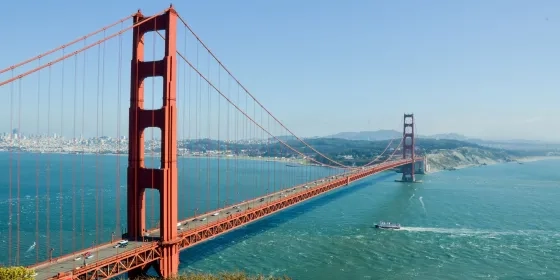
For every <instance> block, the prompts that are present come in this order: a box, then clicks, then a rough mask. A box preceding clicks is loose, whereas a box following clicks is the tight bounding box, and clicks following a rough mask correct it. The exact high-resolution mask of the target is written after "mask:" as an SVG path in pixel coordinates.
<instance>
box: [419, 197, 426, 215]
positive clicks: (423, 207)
mask: <svg viewBox="0 0 560 280" xmlns="http://www.w3.org/2000/svg"><path fill="white" fill-rule="evenodd" d="M418 200H420V203H421V204H422V209H424V214H426V215H428V212H426V207H425V206H424V201H423V200H422V197H419V198H418Z"/></svg>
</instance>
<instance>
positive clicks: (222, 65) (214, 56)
mask: <svg viewBox="0 0 560 280" xmlns="http://www.w3.org/2000/svg"><path fill="white" fill-rule="evenodd" d="M177 17H178V18H179V20H180V21H181V22H182V23H183V24H184V25H185V27H186V28H187V29H188V30H189V31H190V32H191V33H192V35H193V36H194V37H195V38H196V39H197V40H198V41H199V42H200V44H201V45H202V46H203V47H204V48H205V49H206V50H207V51H208V53H209V54H210V55H211V56H212V57H213V58H214V59H215V60H216V62H218V64H219V65H220V66H221V67H222V68H223V69H224V70H225V71H226V72H227V73H228V74H229V75H230V77H232V78H233V80H234V81H235V82H236V83H237V84H238V85H239V86H240V87H241V88H242V89H243V90H244V91H245V92H246V93H247V94H248V95H249V96H250V97H251V98H252V99H253V100H254V101H255V102H256V103H257V104H259V106H260V107H261V108H262V109H263V110H264V111H265V112H267V113H268V114H269V115H270V116H271V117H272V118H273V119H274V120H275V121H276V122H277V123H278V124H280V126H282V127H283V128H284V129H286V131H287V132H289V133H290V134H291V135H292V136H293V137H295V138H296V139H297V140H298V141H300V142H301V143H302V144H303V145H305V146H306V147H308V148H309V149H311V150H312V151H314V152H315V153H317V154H318V155H320V156H321V157H323V158H324V159H326V160H328V161H330V162H332V163H334V164H335V165H338V166H339V167H336V168H349V166H346V165H344V164H342V163H340V162H337V161H335V160H333V159H331V158H329V157H328V156H326V155H324V154H323V153H321V152H319V151H317V150H316V149H315V148H313V147H312V146H311V145H309V144H308V143H307V142H305V141H304V140H303V139H301V138H300V137H299V136H297V135H296V134H295V133H294V132H292V131H291V130H290V129H289V128H287V127H286V126H285V125H284V124H283V123H282V122H281V121H280V120H278V119H277V118H276V117H275V116H274V115H273V114H272V113H271V112H270V111H269V110H268V109H266V107H264V105H262V103H260V102H259V101H258V100H257V99H256V98H255V96H254V95H253V94H251V92H249V90H248V89H247V88H246V87H245V86H244V85H243V84H241V82H240V81H239V80H238V79H237V78H236V77H235V76H234V75H233V74H232V73H231V72H230V71H229V69H228V68H227V67H226V66H225V65H224V64H223V63H222V62H221V61H220V60H219V59H218V57H217V56H216V55H214V53H213V52H212V51H211V50H210V48H208V46H207V45H206V44H205V43H204V42H203V41H202V40H201V39H200V37H198V35H197V34H196V33H195V32H194V30H193V29H192V28H191V27H190V26H189V24H188V23H187V21H186V20H184V19H183V18H182V17H181V15H177ZM160 36H161V34H160ZM183 59H185V60H186V58H185V57H183ZM191 67H192V66H191ZM319 163H320V162H319ZM320 164H323V163H320Z"/></svg>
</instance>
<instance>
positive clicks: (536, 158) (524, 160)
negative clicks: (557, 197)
mask: <svg viewBox="0 0 560 280" xmlns="http://www.w3.org/2000/svg"><path fill="white" fill-rule="evenodd" d="M543 160H560V156H529V157H522V158H515V159H512V161H503V160H495V161H494V162H490V163H488V162H486V163H484V164H472V163H471V164H459V165H457V166H454V167H452V168H453V169H435V170H433V171H429V172H426V173H425V175H428V174H433V173H438V172H442V171H455V170H460V169H465V168H472V167H482V166H488V165H496V164H504V163H518V164H523V163H529V162H537V161H543Z"/></svg>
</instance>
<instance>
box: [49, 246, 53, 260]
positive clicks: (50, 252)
mask: <svg viewBox="0 0 560 280" xmlns="http://www.w3.org/2000/svg"><path fill="white" fill-rule="evenodd" d="M53 251H54V248H51V249H50V250H49V262H52V253H53Z"/></svg>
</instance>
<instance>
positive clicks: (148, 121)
mask: <svg viewBox="0 0 560 280" xmlns="http://www.w3.org/2000/svg"><path fill="white" fill-rule="evenodd" d="M127 22H132V24H130V25H126V23H127ZM130 43H131V45H132V52H128V51H126V50H128V49H129V47H130ZM128 61H130V64H128ZM128 81H130V84H128ZM127 85H128V86H127ZM0 90H1V91H5V94H6V95H9V100H10V101H9V102H8V103H5V104H3V105H2V106H6V108H5V109H4V110H3V118H2V124H1V125H3V127H2V128H3V129H9V133H8V134H6V135H4V136H2V141H1V143H2V144H1V146H0V149H1V150H2V151H3V152H2V154H4V155H5V157H3V158H2V161H3V162H4V165H3V167H4V169H5V173H4V175H3V176H2V177H6V179H5V180H6V185H7V190H5V191H4V192H3V193H5V194H6V195H7V197H6V203H4V205H5V208H7V209H6V212H7V215H8V217H9V219H8V222H7V226H6V228H2V229H0V230H1V231H0V232H1V233H2V235H1V236H2V238H4V237H5V238H6V239H7V240H6V241H5V243H6V246H5V248H3V250H4V249H5V254H6V258H5V259H3V260H0V261H1V262H3V263H4V265H22V264H23V265H28V266H29V267H30V268H33V269H34V270H35V271H36V279H106V278H111V277H115V276H117V275H121V274H123V273H128V275H129V276H130V277H134V276H138V275H141V274H144V273H145V272H146V271H147V270H148V269H150V268H154V269H155V271H156V272H157V273H158V274H159V275H161V276H164V277H167V276H172V275H175V274H176V273H177V271H178V266H179V252H180V251H181V250H184V249H187V248H189V247H191V246H194V245H196V244H198V243H200V242H203V241H205V240H208V239H210V238H213V237H215V236H218V235H221V234H224V233H226V232H229V231H231V230H234V229H236V228H239V227H242V226H244V225H246V224H247V223H250V222H253V221H256V220H259V219H261V218H264V217H266V216H268V215H271V214H274V213H276V212H278V211H281V210H283V209H285V208H287V207H290V206H292V205H295V204H298V203H301V202H304V201H306V200H308V199H311V198H314V197H316V196H318V195H321V194H324V193H327V192H329V191H332V190H335V189H339V188H342V187H345V186H348V185H349V184H351V183H352V182H355V181H358V180H362V179H364V178H367V177H369V176H371V175H374V174H377V173H380V172H383V171H387V170H392V169H394V168H397V167H399V168H402V171H403V175H402V181H404V182H412V181H414V180H415V164H414V163H416V162H418V161H423V158H421V157H418V156H416V155H415V141H414V140H415V139H414V135H415V131H414V130H415V123H414V116H413V115H412V114H405V115H404V119H403V136H402V138H400V139H393V140H391V141H389V142H388V145H387V147H386V148H385V149H384V150H383V152H382V153H381V154H378V155H376V156H374V157H373V158H372V159H371V161H369V162H368V163H367V164H365V165H363V166H358V167H356V166H348V165H345V164H343V163H341V162H338V161H336V160H334V159H332V158H330V157H328V156H327V155H325V154H323V153H321V152H320V151H318V150H317V149H315V148H314V147H313V146H311V145H309V144H308V143H307V142H306V140H305V139H303V138H301V137H298V136H297V135H295V134H294V133H293V132H292V131H291V130H290V129H288V128H287V127H286V126H285V125H284V124H283V123H282V122H281V121H280V120H279V119H278V118H276V117H275V116H274V115H273V114H272V113H271V112H270V111H269V110H268V109H267V108H266V107H265V106H264V105H263V104H261V103H260V102H259V101H258V100H257V99H256V97H255V96H254V95H253V94H252V93H251V92H250V91H249V90H248V89H247V87H245V86H244V85H243V84H242V83H241V82H240V81H239V80H238V79H237V78H236V77H235V76H234V75H233V74H232V72H231V71H230V70H229V69H228V68H226V66H225V65H224V63H222V62H221V61H220V60H219V59H218V58H217V56H216V55H215V54H214V53H213V52H212V51H211V50H210V48H209V47H208V46H207V45H206V44H205V43H204V42H203V41H202V40H201V39H200V37H199V36H198V35H197V34H196V33H195V32H194V31H193V29H192V28H191V27H190V26H189V25H188V24H187V22H186V21H185V20H184V19H183V18H181V16H180V15H179V14H178V13H177V12H176V11H175V10H174V9H173V7H170V8H169V9H166V10H165V11H162V12H161V13H157V14H155V15H152V16H145V15H143V14H142V13H141V12H140V11H138V12H137V13H135V14H133V15H131V16H128V17H125V18H123V19H120V20H119V21H117V22H115V23H112V24H110V25H108V26H105V27H103V28H101V29H99V30H97V31H95V32H92V33H90V34H87V35H85V36H83V37H80V38H78V39H76V40H74V41H72V42H70V43H67V44H64V45H62V46H60V47H58V48H55V49H52V50H50V51H48V52H45V53H43V54H41V55H38V56H35V57H33V58H31V59H28V60H25V61H23V62H21V63H18V64H15V65H13V66H10V67H8V68H5V69H3V70H0ZM125 92H130V98H129V102H125V101H123V98H124V96H126V95H125V94H123V93H125ZM156 95H161V97H158V98H156V97H155V96H156ZM150 106H151V107H152V108H148V107H150ZM127 107H128V118H127V117H126V113H127V111H126V110H125V108H127ZM124 129H128V133H126V132H125V131H124ZM24 131H25V133H23V132H24ZM88 131H89V132H90V133H92V134H94V135H93V136H92V137H90V138H87V137H84V134H86V133H88ZM93 131H94V132H93ZM109 133H115V134H116V138H114V139H113V138H111V137H106V136H105V135H106V134H109ZM280 135H287V136H289V138H290V139H288V138H286V137H282V136H280ZM126 136H128V137H126ZM211 139H215V140H211ZM240 143H243V145H240ZM293 143H297V144H298V145H303V147H304V149H301V148H298V147H295V146H294V144H293ZM271 151H275V154H274V155H273V153H272V152H271ZM104 154H115V155H116V157H115V158H114V159H112V160H107V159H106V158H107V157H108V156H107V155H104ZM122 154H127V155H128V160H127V161H125V160H124V159H121V157H120V155H122ZM187 157H188V160H182V159H184V158H187ZM255 158H257V159H259V160H252V161H251V160H249V159H255ZM156 159H158V160H159V162H157V161H156ZM24 166H34V167H35V168H34V169H33V170H30V169H29V168H24ZM248 166H249V167H248ZM292 166H298V168H290V167H292ZM124 168H126V170H125V169H124ZM248 168H252V172H248ZM214 169H215V170H214ZM204 173H205V174H204ZM3 180H4V179H3ZM2 182H3V181H2ZM123 182H124V183H123ZM249 182H251V183H250V184H252V186H253V187H252V188H254V189H251V193H252V195H246V194H242V192H247V189H246V188H245V189H244V185H246V184H249ZM108 185H110V187H107V186H108ZM121 189H122V190H121ZM125 190H126V191H125ZM108 192H109V193H108ZM121 192H123V193H121ZM255 193H257V194H258V195H256V196H255V195H254V194H255ZM121 212H125V215H126V219H123V218H122V217H121ZM93 224H95V227H93ZM107 224H111V226H110V228H107V227H106V225H107ZM4 233H5V234H4ZM123 240H126V241H127V242H124V241H123ZM24 241H25V242H27V241H32V242H33V245H32V246H31V247H29V248H26V247H27V246H24V245H23V242H24ZM119 242H120V243H126V244H127V245H119Z"/></svg>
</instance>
